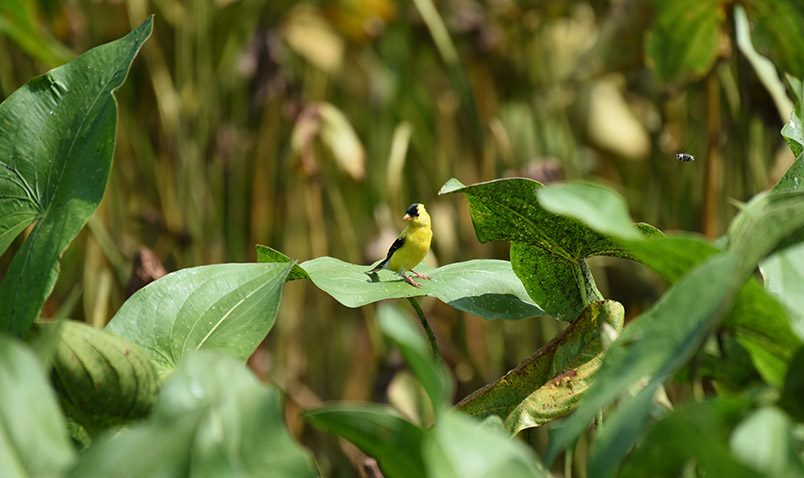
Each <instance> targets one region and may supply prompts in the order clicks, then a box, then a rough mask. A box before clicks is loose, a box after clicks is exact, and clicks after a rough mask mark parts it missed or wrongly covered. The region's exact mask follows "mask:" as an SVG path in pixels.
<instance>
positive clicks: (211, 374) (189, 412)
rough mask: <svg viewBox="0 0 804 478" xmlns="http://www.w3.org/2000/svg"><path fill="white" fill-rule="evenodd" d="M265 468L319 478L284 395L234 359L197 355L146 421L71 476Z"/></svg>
mask: <svg viewBox="0 0 804 478" xmlns="http://www.w3.org/2000/svg"><path fill="white" fill-rule="evenodd" d="M143 457H147V459H143ZM266 470H270V473H271V474H272V475H273V476H288V477H290V476H293V477H312V476H318V474H317V471H316V469H315V465H314V464H313V461H312V458H311V456H310V454H309V453H308V452H307V451H306V450H304V449H302V448H301V447H300V446H299V445H298V444H296V442H295V441H294V440H293V438H292V437H291V435H290V433H289V432H288V430H287V429H286V427H285V425H284V421H283V419H282V406H281V403H280V400H279V393H278V391H277V390H276V389H275V388H274V387H269V386H265V385H263V384H261V383H259V381H258V380H257V378H256V377H254V375H253V374H252V373H251V372H250V371H249V370H248V369H246V368H245V367H244V366H243V365H242V364H241V363H239V361H237V360H236V359H233V358H231V357H227V356H223V355H219V354H217V353H213V352H207V351H198V352H193V353H191V354H188V355H187V356H186V357H185V359H184V360H183V361H182V363H181V365H180V366H179V368H178V369H177V370H176V373H174V374H173V375H172V376H171V377H170V379H169V380H168V381H167V382H165V385H164V387H163V389H162V391H161V394H160V397H159V401H158V402H157V404H156V406H155V407H154V410H153V413H152V414H151V415H150V416H149V418H148V419H147V420H146V421H145V422H143V423H142V424H139V425H135V426H132V427H131V428H129V429H125V430H119V431H115V432H113V433H110V434H109V435H107V436H106V438H105V439H101V440H100V441H99V442H98V443H96V444H94V445H93V446H92V447H90V448H89V449H88V451H87V452H86V453H85V454H84V455H83V456H82V459H81V462H80V463H79V466H77V467H76V468H75V469H74V470H73V471H72V476H87V475H91V476H197V475H210V476H259V475H262V474H265V473H266Z"/></svg>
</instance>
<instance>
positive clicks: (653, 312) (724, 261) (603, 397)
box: [547, 254, 737, 461]
mask: <svg viewBox="0 0 804 478" xmlns="http://www.w3.org/2000/svg"><path fill="white" fill-rule="evenodd" d="M736 263H737V259H736V258H735V257H734V256H732V255H730V254H722V255H718V256H716V257H713V258H712V259H709V260H707V261H706V262H705V263H704V264H702V265H701V266H699V267H697V268H695V269H694V270H693V271H692V272H690V273H689V274H687V275H686V276H685V277H684V278H683V279H681V280H680V281H679V282H678V283H677V284H676V285H674V286H673V287H671V288H670V289H669V290H668V291H667V293H666V294H665V295H664V296H662V298H661V299H660V300H659V301H658V302H657V303H656V304H655V305H654V306H653V307H652V308H651V309H650V310H648V311H647V312H645V313H644V314H642V315H641V316H640V317H638V318H637V319H636V320H634V321H633V322H632V323H631V324H630V325H629V326H628V327H627V328H626V329H625V330H624V331H623V333H622V334H621V335H620V337H619V338H618V339H617V340H616V341H615V342H614V343H613V344H612V345H611V347H610V348H609V349H608V350H607V352H606V355H605V358H604V360H603V365H602V366H601V368H600V371H599V372H598V376H597V379H596V380H595V381H594V383H592V386H591V387H590V388H589V390H588V391H587V393H586V395H585V397H584V399H583V400H582V401H581V404H580V406H579V407H578V409H577V410H576V411H575V412H574V413H573V414H572V415H570V417H569V418H567V420H566V422H565V423H564V424H563V426H562V428H560V429H559V430H557V432H556V433H555V435H554V437H553V439H552V440H551V442H550V445H549V447H548V453H547V458H548V461H552V460H553V459H554V458H555V456H556V455H557V453H558V452H559V451H560V450H563V449H564V448H566V447H567V446H568V445H569V444H570V443H572V442H573V441H574V440H575V439H576V438H577V436H578V435H579V434H580V433H581V432H582V431H583V430H584V429H585V428H586V426H587V425H588V424H589V422H591V420H592V418H593V417H594V416H595V415H596V414H597V413H598V411H599V410H602V409H604V408H605V407H607V406H608V405H609V404H611V403H612V402H613V401H614V399H615V398H617V397H618V396H620V395H621V394H622V393H623V392H624V391H625V390H626V389H627V388H628V387H629V386H631V385H633V384H634V383H636V382H637V381H638V380H640V379H642V378H643V377H652V378H653V379H654V380H661V379H662V378H664V377H667V376H669V375H670V374H671V373H673V372H675V371H676V370H678V369H679V368H680V367H681V366H682V365H684V364H685V363H686V362H687V361H688V360H689V359H690V358H691V357H692V356H693V355H694V354H695V352H696V351H697V350H698V347H700V345H701V344H702V343H703V340H704V339H705V337H706V335H707V333H708V332H709V331H710V330H711V329H712V327H713V326H714V324H716V321H717V319H718V318H719V317H720V316H721V315H722V314H723V313H724V312H725V310H727V309H725V306H726V305H727V304H728V302H729V300H730V298H731V297H732V294H733V293H734V291H733V282H732V281H733V272H734V270H735V268H736ZM631 418H632V420H636V421H644V420H646V419H647V417H645V416H632V417H631ZM610 433H612V434H613V435H615V436H616V435H617V431H616V430H613V431H612V432H610ZM625 445H626V447H627V446H628V444H627V443H626V444H625ZM619 458H621V457H617V459H619Z"/></svg>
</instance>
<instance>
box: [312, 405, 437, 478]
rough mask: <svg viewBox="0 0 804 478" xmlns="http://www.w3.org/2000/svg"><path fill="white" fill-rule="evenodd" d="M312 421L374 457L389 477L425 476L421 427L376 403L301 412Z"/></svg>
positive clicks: (316, 425)
mask: <svg viewBox="0 0 804 478" xmlns="http://www.w3.org/2000/svg"><path fill="white" fill-rule="evenodd" d="M303 416H304V419H305V420H307V421H308V422H310V424H311V425H313V426H314V427H316V428H318V429H319V430H323V431H326V432H329V433H333V434H335V435H338V436H340V437H343V438H345V439H347V440H349V441H350V442H352V443H353V444H354V445H355V446H357V447H358V448H360V449H361V450H363V451H364V452H365V453H366V454H368V455H369V456H371V457H373V458H374V459H376V460H377V463H378V464H379V466H380V469H381V470H382V472H383V474H384V475H385V476H387V477H389V478H395V477H401V478H405V477H408V476H428V475H427V474H426V473H425V468H424V461H423V459H422V451H421V449H422V448H421V447H422V440H423V437H424V430H422V429H421V428H419V427H417V426H416V425H414V424H412V423H410V422H408V421H407V420H405V419H403V418H401V417H400V416H398V415H397V414H396V413H395V412H393V411H391V409H389V408H388V407H385V406H382V405H377V404H363V405H346V404H333V405H327V406H324V407H321V408H318V409H316V410H313V411H311V412H307V413H305V414H304V415H303Z"/></svg>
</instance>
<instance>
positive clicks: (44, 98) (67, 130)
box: [0, 19, 152, 336]
mask: <svg viewBox="0 0 804 478" xmlns="http://www.w3.org/2000/svg"><path fill="white" fill-rule="evenodd" d="M151 27H152V19H148V20H146V21H145V22H144V23H143V24H142V25H140V26H139V27H137V28H136V29H135V30H133V31H132V32H131V33H129V34H128V35H126V36H125V37H123V38H121V39H119V40H117V41H114V42H111V43H107V44H106V45H103V46H100V47H97V48H95V49H92V50H90V51H88V52H86V53H84V54H83V55H81V56H80V57H78V58H77V59H75V60H73V61H71V62H70V63H68V64H66V65H64V66H61V67H59V68H56V69H54V70H51V71H49V72H48V73H46V74H45V75H42V76H40V77H37V78H34V79H33V80H31V81H29V82H28V83H27V84H26V85H25V86H23V87H22V88H20V89H19V90H17V91H16V92H14V93H13V94H12V95H11V96H9V97H8V98H6V100H5V101H3V103H2V104H0V253H2V252H3V251H5V250H6V248H7V247H8V246H9V244H10V243H11V241H12V240H13V239H14V238H15V237H16V236H17V234H19V232H20V231H22V230H23V229H25V228H26V227H28V226H29V225H30V224H32V223H34V222H35V221H38V223H37V224H36V226H35V227H34V228H33V230H32V231H31V233H30V235H29V236H28V238H27V239H26V240H25V242H24V243H23V245H22V247H21V248H20V250H19V251H17V254H16V255H15V256H14V259H13V260H12V261H11V265H10V266H9V268H8V271H6V274H5V277H4V279H3V283H2V284H1V285H0V330H9V331H11V332H12V333H14V334H16V335H19V336H22V335H23V334H24V333H25V332H26V331H27V330H28V327H29V326H30V325H31V323H32V322H33V321H34V320H35V319H36V317H37V316H38V315H39V312H40V310H41V309H42V304H44V302H45V299H47V296H48V295H50V292H51V291H52V290H53V286H54V284H55V282H56V277H57V275H58V262H59V257H60V255H61V254H62V252H64V250H65V249H66V248H67V245H68V244H69V243H70V241H72V240H73V238H74V237H75V235H76V234H78V231H79V230H81V228H82V227H83V226H84V223H85V222H86V221H87V219H88V218H89V216H90V215H91V214H92V213H93V212H94V211H95V209H97V207H98V205H99V204H100V201H101V197H103V191H104V189H105V188H106V181H107V179H108V177H109V170H110V168H111V165H112V154H113V153H114V144H115V130H116V125H117V104H116V103H115V99H114V96H113V93H114V91H115V90H116V89H117V88H119V87H120V86H121V85H122V84H123V82H124V81H125V79H126V75H127V74H128V70H129V68H130V66H131V62H132V61H133V60H134V57H135V56H136V54H137V52H138V51H139V49H140V47H141V46H142V44H143V43H144V42H145V40H146V39H147V38H148V36H149V35H150V34H151Z"/></svg>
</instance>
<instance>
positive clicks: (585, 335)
mask: <svg viewBox="0 0 804 478" xmlns="http://www.w3.org/2000/svg"><path fill="white" fill-rule="evenodd" d="M624 316H625V310H624V309H623V306H622V305H621V304H619V303H617V302H614V301H605V302H596V303H593V304H590V305H589V307H587V309H586V310H585V311H584V312H583V314H582V315H581V316H580V317H578V318H577V319H576V320H574V321H573V322H572V324H570V326H569V327H568V328H566V329H565V330H564V331H563V332H561V333H560V334H559V335H557V336H556V337H555V338H553V340H551V341H550V342H549V343H548V344H547V345H545V346H544V347H542V348H540V349H539V350H538V351H537V352H536V353H534V354H533V355H531V356H530V357H528V358H527V359H525V360H523V361H522V363H520V364H519V365H518V366H517V367H516V368H514V369H513V370H511V371H510V372H508V373H507V374H505V376H503V377H502V378H501V379H499V380H497V381H496V382H494V383H492V384H489V385H487V386H485V387H483V388H481V389H479V390H477V391H475V392H474V393H472V394H471V395H469V396H468V397H466V398H464V399H463V400H461V402H460V403H458V405H457V407H458V408H459V409H460V410H462V411H464V412H467V413H469V414H471V415H474V416H476V417H479V418H484V417H487V416H489V415H497V416H499V417H501V418H502V419H503V420H504V421H505V428H506V429H507V430H508V431H509V432H510V433H518V432H519V431H521V430H523V429H525V428H529V427H534V426H539V425H541V424H544V423H547V422H548V421H551V420H553V419H555V418H558V417H560V416H563V415H566V414H567V413H569V412H571V411H572V410H574V409H575V406H576V405H577V402H578V400H580V398H581V396H582V395H583V392H584V391H585V390H586V388H587V387H588V386H589V384H590V383H591V382H592V380H593V379H594V375H595V373H596V372H597V369H598V368H599V367H600V363H601V361H602V357H603V335H604V332H603V330H604V329H605V328H606V327H610V328H611V330H612V331H615V332H620V331H621V330H622V327H623V320H624Z"/></svg>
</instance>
